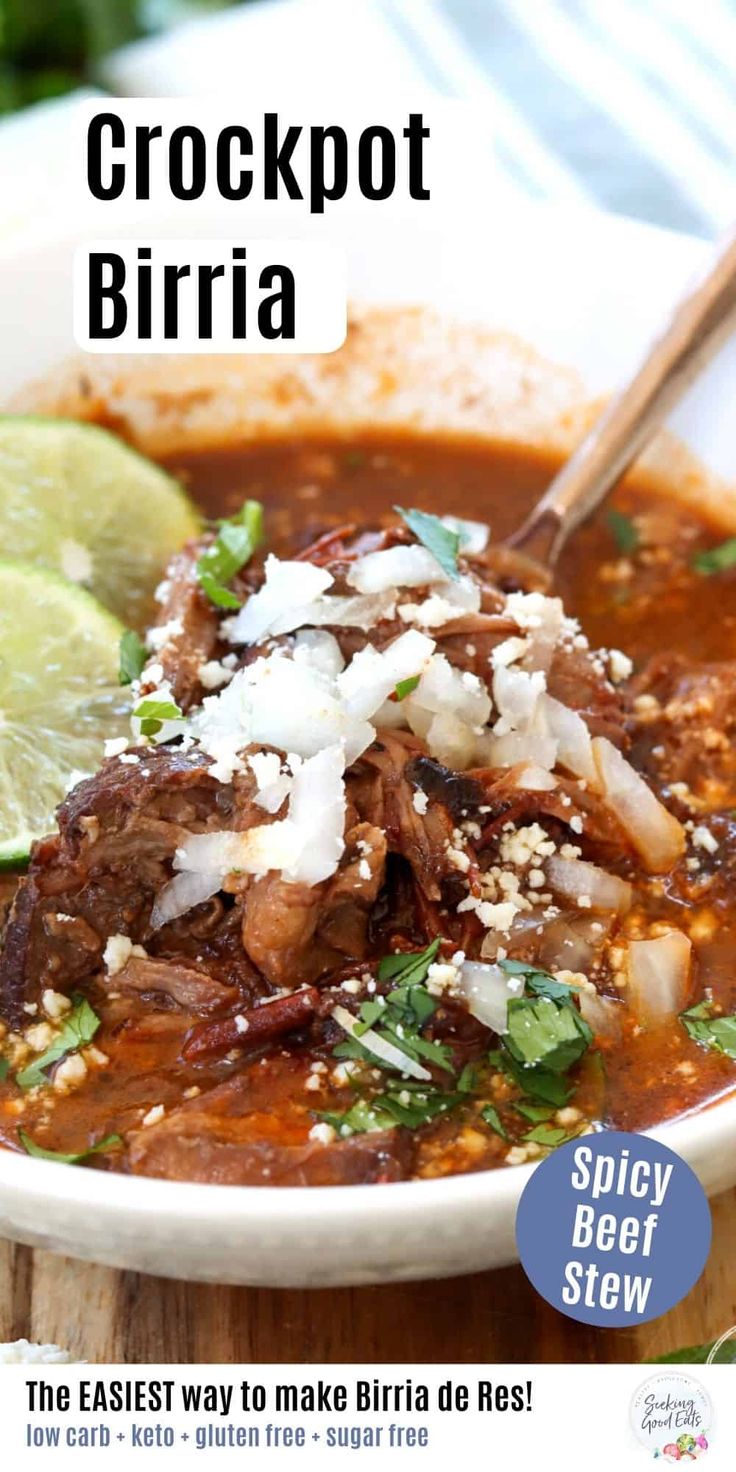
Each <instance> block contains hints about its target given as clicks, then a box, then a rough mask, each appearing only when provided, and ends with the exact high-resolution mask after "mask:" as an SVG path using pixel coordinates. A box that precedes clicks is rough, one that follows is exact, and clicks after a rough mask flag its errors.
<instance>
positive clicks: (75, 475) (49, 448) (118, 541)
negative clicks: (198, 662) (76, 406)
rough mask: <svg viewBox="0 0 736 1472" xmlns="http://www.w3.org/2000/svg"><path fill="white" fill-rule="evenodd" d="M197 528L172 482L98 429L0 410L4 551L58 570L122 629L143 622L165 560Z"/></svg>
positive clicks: (0, 517)
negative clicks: (115, 618) (107, 611)
mask: <svg viewBox="0 0 736 1472" xmlns="http://www.w3.org/2000/svg"><path fill="white" fill-rule="evenodd" d="M199 526H200V522H199V518H198V516H197V513H196V511H195V509H194V507H193V506H192V505H191V503H190V502H189V501H188V500H187V497H186V496H185V495H184V492H183V491H182V490H181V488H180V487H179V486H178V485H177V483H176V481H174V480H172V479H171V477H170V476H168V475H165V474H164V472H163V471H162V470H159V468H158V466H156V465H153V464H151V462H150V461H149V460H144V459H143V457H142V456H141V455H138V454H136V452H135V451H134V450H131V449H129V448H128V446H127V445H124V444H123V443H122V441H121V440H119V439H117V438H116V437H115V435H112V434H108V433H107V431H106V430H104V429H98V428H97V427H96V426H95V425H91V424H77V423H74V422H72V421H71V420H65V419H42V418H33V417H29V418H25V417H16V416H0V536H1V537H2V547H3V552H4V554H5V555H7V556H8V557H19V558H24V559H26V560H28V561H29V562H33V563H36V564H38V565H40V566H42V567H48V568H50V569H51V570H52V571H54V572H59V573H61V574H62V575H63V576H64V577H66V578H69V579H70V580H71V581H72V582H73V583H77V584H78V585H80V586H82V587H85V588H87V589H88V590H89V591H90V592H91V593H94V595H95V597H96V598H99V600H100V602H101V603H104V605H105V607H106V608H109V609H111V610H112V612H113V613H115V614H117V616H118V618H121V619H122V620H123V621H124V623H126V624H129V625H130V626H131V627H133V628H137V629H142V628H143V627H144V626H145V625H146V623H148V622H150V616H151V612H152V607H153V592H154V589H155V587H156V584H157V583H158V582H159V580H160V578H161V576H162V574H163V570H164V568H165V567H166V564H167V562H168V560H169V558H170V557H171V555H172V553H174V552H176V551H178V549H179V548H180V547H181V546H182V544H183V543H184V542H186V541H187V539H188V538H189V537H193V536H195V535H196V534H197V532H198V530H199Z"/></svg>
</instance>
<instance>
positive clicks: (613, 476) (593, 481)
mask: <svg viewBox="0 0 736 1472" xmlns="http://www.w3.org/2000/svg"><path fill="white" fill-rule="evenodd" d="M735 319H736V237H734V236H730V237H729V239H728V240H727V241H726V243H725V244H723V243H721V245H720V246H718V247H717V248H716V250H715V253H714V255H713V256H712V258H711V260H710V261H709V263H708V264H707V265H706V268H705V270H704V271H703V273H702V274H701V275H700V277H699V279H698V281H697V282H696V283H695V285H694V287H693V288H692V289H691V290H690V292H689V293H688V295H687V296H685V297H684V298H683V300H682V301H681V302H680V303H679V305H678V306H677V307H676V309H675V312H674V315H673V317H672V319H671V321H670V323H669V326H668V327H667V328H666V330H665V332H664V334H663V335H662V336H661V337H660V338H658V339H657V340H656V342H655V343H654V344H653V346H652V347H651V348H650V349H649V351H648V353H647V355H646V357H645V358H644V361H643V363H642V364H641V366H640V367H639V369H638V370H637V372H636V374H635V376H634V378H633V379H632V380H631V382H630V383H629V384H628V385H627V387H626V388H624V389H623V390H622V391H621V393H619V394H617V395H616V397H615V398H614V399H612V401H611V403H610V404H609V405H608V406H607V408H606V409H605V410H604V412H603V413H602V414H601V415H600V417H599V418H598V419H597V420H596V422H595V424H594V425H593V427H592V429H591V430H590V431H589V432H588V434H587V435H586V437H585V439H584V440H583V442H582V444H581V445H580V446H579V448H578V449H577V450H576V451H575V454H574V455H573V456H572V457H571V459H570V460H568V461H567V463H566V464H565V465H564V466H563V467H562V469H561V470H560V471H559V473H558V474H557V475H556V476H555V478H554V480H553V481H552V482H551V483H550V485H549V487H548V489H547V491H546V492H545V494H544V496H543V497H542V499H541V501H539V502H538V504H537V506H536V507H535V508H534V510H533V511H532V513H531V515H530V516H529V517H528V519H527V521H526V522H525V523H524V525H523V526H522V527H521V528H520V529H519V531H518V532H516V533H515V534H514V536H513V537H511V538H510V545H511V546H512V547H514V548H515V549H517V550H520V551H523V552H525V553H526V554H527V555H528V556H531V557H534V558H536V559H537V560H538V561H539V562H541V563H546V564H547V565H548V566H550V567H551V566H553V565H554V563H555V561H556V559H557V557H558V556H559V553H560V550H561V548H562V547H563V545H564V543H565V542H566V541H567V539H568V537H569V536H570V533H571V532H573V531H575V529H576V527H578V526H580V524H581V522H583V521H585V520H586V519H587V518H588V517H589V516H590V515H591V513H592V512H593V511H594V510H595V508H596V506H598V504H599V503H600V502H601V501H602V500H603V497H604V496H605V495H606V493H607V492H608V491H610V489H611V487H612V486H613V485H615V483H616V481H617V480H618V479H619V478H620V476H622V475H623V474H624V471H626V470H627V469H628V467H629V466H630V465H631V463H632V461H633V460H635V459H636V457H637V455H638V454H639V453H640V452H641V451H642V450H643V449H644V447H645V445H646V444H647V443H648V441H649V440H650V439H651V437H652V435H653V434H654V432H655V430H657V429H658V428H659V427H660V425H661V424H662V423H663V421H664V420H665V419H666V417H667V415H668V414H669V413H670V410H671V409H673V408H674V406H675V404H676V403H677V402H678V400H679V399H680V398H681V397H682V395H683V394H684V392H685V390H686V389H687V388H689V386H690V384H691V383H692V382H693V380H694V379H695V378H696V377H697V375H698V373H699V372H700V370H701V368H703V367H704V366H705V364H706V363H708V362H709V361H710V359H711V358H712V357H713V356H714V354H715V353H716V352H717V350H718V348H719V347H721V345H722V344H723V342H724V340H725V338H726V337H727V336H728V334H729V332H730V331H731V329H732V328H733V326H734V323H735Z"/></svg>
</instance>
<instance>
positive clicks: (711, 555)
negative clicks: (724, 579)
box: [692, 537, 736, 578]
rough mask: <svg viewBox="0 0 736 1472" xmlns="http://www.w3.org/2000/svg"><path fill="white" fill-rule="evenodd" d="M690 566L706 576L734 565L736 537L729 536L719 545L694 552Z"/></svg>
mask: <svg viewBox="0 0 736 1472" xmlns="http://www.w3.org/2000/svg"><path fill="white" fill-rule="evenodd" d="M692 566H693V567H694V568H695V571H696V572H699V573H702V574H703V577H706V578H708V577H712V576H713V574H714V573H716V572H727V571H728V569H729V568H730V567H736V537H729V538H728V541H727V542H721V544H720V546H719V547H710V548H709V549H708V551H706V552H696V553H695V556H694V557H693V560H692Z"/></svg>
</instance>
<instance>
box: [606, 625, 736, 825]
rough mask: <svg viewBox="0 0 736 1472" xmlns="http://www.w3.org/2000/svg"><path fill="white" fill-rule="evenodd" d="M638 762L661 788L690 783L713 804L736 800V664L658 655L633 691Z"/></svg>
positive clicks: (630, 702)
mask: <svg viewBox="0 0 736 1472" xmlns="http://www.w3.org/2000/svg"><path fill="white" fill-rule="evenodd" d="M628 710H629V721H630V729H631V734H632V738H633V742H634V760H635V762H636V764H637V765H640V766H642V767H643V768H644V769H645V770H646V771H647V772H648V773H649V775H650V776H651V777H652V778H653V779H654V780H655V781H656V782H657V783H658V784H659V785H660V786H661V785H662V784H666V785H668V786H671V785H672V783H676V782H685V783H687V785H688V787H690V789H691V790H692V791H693V792H694V793H696V794H697V796H698V797H699V798H701V799H702V801H703V802H705V803H706V804H707V805H708V806H709V807H713V808H718V807H726V806H729V807H730V806H732V805H733V803H734V800H735V799H736V663H732V662H725V661H724V662H723V663H721V664H695V663H693V662H692V661H690V660H688V659H686V658H685V656H684V655H679V654H665V655H656V656H655V657H654V658H653V659H650V660H649V662H648V664H647V665H646V666H645V668H644V669H643V670H642V672H641V674H640V675H638V676H637V678H636V679H635V680H634V681H632V683H631V687H630V690H629V693H628Z"/></svg>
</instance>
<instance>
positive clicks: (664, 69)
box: [103, 0, 736, 236]
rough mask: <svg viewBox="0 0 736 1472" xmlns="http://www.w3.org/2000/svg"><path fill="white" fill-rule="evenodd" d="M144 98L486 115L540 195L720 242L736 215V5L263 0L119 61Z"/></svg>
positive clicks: (525, 184)
mask: <svg viewBox="0 0 736 1472" xmlns="http://www.w3.org/2000/svg"><path fill="white" fill-rule="evenodd" d="M103 78H104V79H105V80H107V81H108V83H109V85H110V86H111V87H112V90H113V91H117V92H119V93H121V94H122V95H124V96H125V95H132V96H149V97H150V96H169V95H177V96H183V95H186V96H193V95H197V94H202V93H204V92H207V91H212V90H213V87H214V85H215V81H216V84H217V86H218V90H220V91H221V92H223V93H224V92H227V91H235V92H236V93H237V94H238V95H240V94H241V93H242V95H244V96H248V95H249V94H250V92H251V90H252V87H253V85H254V84H256V85H257V86H258V87H259V88H260V89H261V91H262V92H263V93H265V95H267V96H269V97H270V98H272V99H273V100H274V102H275V103H276V105H281V103H282V102H283V99H284V98H289V99H293V98H294V97H295V95H296V94H297V93H299V92H300V91H301V93H302V94H305V93H306V95H307V97H308V98H309V99H312V100H313V99H314V98H317V97H318V98H319V99H320V100H321V101H323V102H325V103H329V105H330V107H332V108H333V109H334V110H335V111H336V112H337V111H339V108H340V106H341V105H342V104H343V102H344V101H355V100H361V101H362V102H363V103H365V102H366V101H368V103H369V105H370V107H371V108H373V107H375V106H376V105H377V104H379V103H384V104H385V103H386V102H387V101H389V100H391V101H392V102H393V103H394V104H395V103H396V102H397V100H399V99H402V98H403V99H406V98H408V97H410V96H412V95H413V91H412V89H416V87H417V85H420V86H421V87H423V89H424V91H425V92H429V93H430V94H439V95H440V96H444V97H454V98H461V99H464V100H466V101H471V102H473V103H474V104H476V105H478V104H480V105H481V106H482V107H483V109H484V110H485V115H486V117H487V120H488V128H487V138H488V141H489V144H490V147H491V148H492V150H493V153H494V155H495V162H496V166H497V173H500V174H501V176H502V178H503V180H504V181H505V182H507V183H508V184H510V185H512V186H515V187H516V189H517V190H519V191H521V192H523V193H524V194H526V195H527V196H531V197H533V198H538V199H540V198H541V199H546V200H552V201H554V202H557V203H563V204H564V203H568V204H569V203H573V204H586V203H587V204H594V205H598V206H600V207H602V208H604V209H609V210H613V211H616V212H618V213H619V214H625V215H633V216H636V217H638V218H640V219H644V220H649V221H652V222H654V223H655V224H658V225H666V226H670V227H672V228H674V229H679V230H685V231H690V232H692V233H694V234H700V235H705V236H711V235H713V234H715V233H716V232H717V231H719V230H720V229H722V228H724V227H725V226H726V225H727V224H728V223H729V222H730V221H732V220H734V219H736V0H255V3H254V0H251V3H249V4H243V5H236V6H234V7H231V8H228V9H226V10H224V11H220V12H218V13H216V14H214V15H212V16H211V17H210V18H209V19H206V20H202V21H199V22H196V23H195V24H191V25H188V26H187V25H183V26H181V27H179V28H175V29H173V30H172V31H170V32H168V33H167V34H166V35H163V36H161V37H159V38H157V39H155V40H152V41H148V42H144V43H142V44H139V45H136V46H131V47H127V48H126V49H125V50H124V51H122V52H119V53H117V54H116V55H115V56H114V57H112V58H110V59H109V61H108V63H107V65H106V68H105V69H104V70H103Z"/></svg>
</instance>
